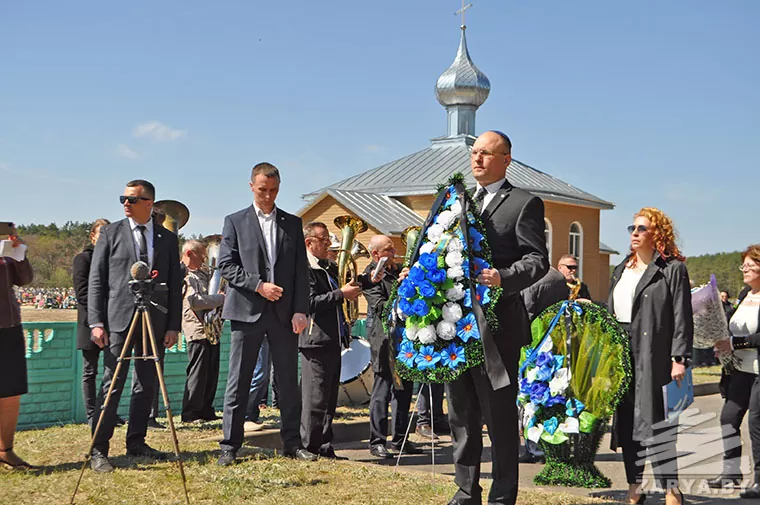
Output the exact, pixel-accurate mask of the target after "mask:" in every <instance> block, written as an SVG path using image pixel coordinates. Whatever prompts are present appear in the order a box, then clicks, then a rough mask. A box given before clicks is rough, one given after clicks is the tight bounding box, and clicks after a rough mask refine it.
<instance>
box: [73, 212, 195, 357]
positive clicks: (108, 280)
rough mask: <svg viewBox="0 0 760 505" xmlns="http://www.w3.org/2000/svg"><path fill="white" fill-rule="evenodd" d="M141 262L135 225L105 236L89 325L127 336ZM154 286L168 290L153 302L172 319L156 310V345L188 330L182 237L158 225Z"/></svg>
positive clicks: (119, 226)
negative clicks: (167, 335)
mask: <svg viewBox="0 0 760 505" xmlns="http://www.w3.org/2000/svg"><path fill="white" fill-rule="evenodd" d="M136 262H137V253H136V252H135V246H134V239H133V238H132V231H131V230H130V228H129V220H128V219H122V220H121V221H116V222H115V223H112V224H110V225H107V226H104V227H102V228H101V230H100V237H99V238H98V243H97V244H95V251H94V252H93V255H92V265H91V267H90V277H89V283H88V303H87V320H88V321H89V322H90V323H91V324H92V323H97V322H102V323H103V324H104V325H105V327H106V329H107V331H109V332H117V333H121V332H126V331H127V328H128V327H129V324H130V323H131V321H132V317H133V315H134V313H135V300H134V296H133V295H132V293H131V291H130V289H129V281H130V280H132V277H131V275H130V268H131V267H132V265H133V264H134V263H136ZM152 270H154V271H155V272H156V277H155V278H154V279H153V284H160V283H165V284H166V287H167V289H166V290H163V291H154V292H153V295H152V297H151V299H152V301H154V302H156V303H157V304H159V305H161V306H163V307H164V308H166V309H167V313H166V314H164V313H163V312H161V311H159V310H157V309H156V308H155V307H151V310H150V316H151V320H152V322H153V330H154V333H155V336H156V339H157V340H158V341H159V342H160V341H162V340H163V335H164V333H165V332H166V331H180V330H181V329H182V274H181V272H180V265H179V245H178V243H177V236H176V235H175V234H173V233H172V232H170V231H169V230H167V229H166V228H164V227H163V226H160V225H158V224H155V223H154V225H153V265H152Z"/></svg>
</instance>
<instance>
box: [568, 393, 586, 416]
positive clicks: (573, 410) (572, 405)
mask: <svg viewBox="0 0 760 505" xmlns="http://www.w3.org/2000/svg"><path fill="white" fill-rule="evenodd" d="M585 408H586V406H585V405H583V402H581V401H580V400H578V399H576V398H570V399H569V400H567V402H566V403H565V414H567V415H568V416H570V417H578V415H579V414H580V413H581V412H583V409H585Z"/></svg>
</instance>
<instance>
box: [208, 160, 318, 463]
mask: <svg viewBox="0 0 760 505" xmlns="http://www.w3.org/2000/svg"><path fill="white" fill-rule="evenodd" d="M250 187H251V191H252V192H253V205H251V206H249V207H246V208H245V209H242V210H240V211H238V212H236V213H234V214H230V215H229V216H227V217H225V218H224V230H223V231H222V243H221V246H220V250H219V269H220V271H221V274H222V277H223V278H224V279H226V280H227V282H228V284H229V288H228V291H227V297H226V300H225V304H224V309H223V311H222V315H223V317H224V319H228V320H229V321H230V326H231V329H232V340H231V343H230V366H229V375H228V376H227V390H226V392H225V395H224V414H223V421H222V429H223V432H224V439H223V440H222V441H221V442H220V443H219V446H220V447H221V449H222V453H221V456H220V457H219V461H218V462H217V463H218V464H219V465H222V466H227V465H230V464H232V463H234V462H235V458H236V457H237V451H238V449H240V446H241V445H242V444H243V424H244V422H245V412H246V408H247V406H248V389H249V387H250V384H251V377H252V376H253V369H254V366H255V365H256V361H257V359H258V355H259V348H260V347H261V342H262V340H263V339H264V338H266V339H267V341H268V342H269V350H270V353H271V356H272V361H273V366H274V374H275V383H276V384H277V391H278V398H279V405H280V419H281V428H280V436H281V437H282V445H283V452H284V454H285V455H286V456H290V457H293V458H296V459H304V460H309V461H313V460H315V459H316V458H317V456H316V455H315V454H312V453H310V452H309V451H307V450H305V449H304V448H303V447H301V436H300V432H299V427H300V420H301V392H300V389H299V387H298V334H299V333H300V332H302V331H303V330H304V329H305V328H306V324H307V319H306V314H308V312H309V267H308V262H307V260H306V246H305V242H304V236H303V229H302V224H301V219H300V218H299V217H296V216H294V215H292V214H288V213H287V212H285V211H284V210H282V209H279V208H277V207H276V206H275V199H276V198H277V193H278V192H279V190H280V172H279V171H278V170H277V167H275V166H274V165H272V164H270V163H259V164H258V165H256V166H255V167H253V170H252V171H251V182H250Z"/></svg>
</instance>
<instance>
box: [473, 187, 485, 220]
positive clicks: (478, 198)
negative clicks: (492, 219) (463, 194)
mask: <svg viewBox="0 0 760 505" xmlns="http://www.w3.org/2000/svg"><path fill="white" fill-rule="evenodd" d="M486 193H487V191H486V188H480V189H479V190H478V192H477V193H475V198H474V200H475V208H476V209H477V211H478V214H482V213H483V201H484V200H485V198H486Z"/></svg>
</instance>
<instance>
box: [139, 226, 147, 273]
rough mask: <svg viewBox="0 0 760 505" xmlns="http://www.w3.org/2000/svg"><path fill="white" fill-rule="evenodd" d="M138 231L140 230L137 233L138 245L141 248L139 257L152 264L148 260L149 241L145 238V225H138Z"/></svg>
mask: <svg viewBox="0 0 760 505" xmlns="http://www.w3.org/2000/svg"><path fill="white" fill-rule="evenodd" d="M137 231H139V232H140V233H138V234H137V246H138V247H139V248H140V258H139V259H140V261H143V262H145V263H147V264H148V265H150V262H149V261H148V242H147V241H146V240H145V226H143V225H138V226H137Z"/></svg>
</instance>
